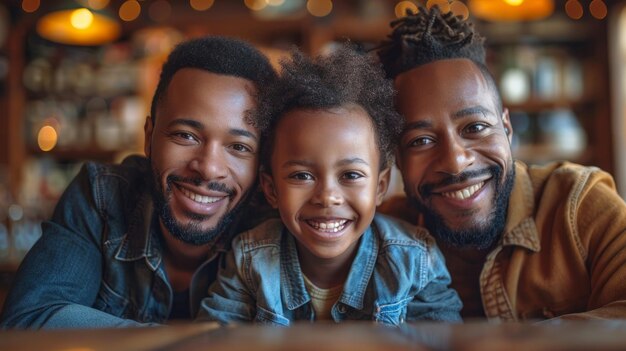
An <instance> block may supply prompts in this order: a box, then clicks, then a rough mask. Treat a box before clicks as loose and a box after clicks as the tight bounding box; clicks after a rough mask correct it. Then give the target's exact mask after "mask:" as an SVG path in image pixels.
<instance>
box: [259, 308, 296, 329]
mask: <svg viewBox="0 0 626 351" xmlns="http://www.w3.org/2000/svg"><path fill="white" fill-rule="evenodd" d="M254 322H255V323H260V324H270V325H278V326H285V327H287V326H289V319H287V318H285V317H283V316H281V315H278V314H276V313H274V312H272V311H268V310H266V309H264V308H263V307H259V306H257V307H256V316H255V317H254Z"/></svg>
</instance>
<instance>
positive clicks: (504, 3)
mask: <svg viewBox="0 0 626 351" xmlns="http://www.w3.org/2000/svg"><path fill="white" fill-rule="evenodd" d="M468 7H469V10H470V13H471V14H472V15H473V16H475V17H477V18H480V19H483V20H486V21H492V22H515V21H533V20H539V19H543V18H546V17H548V16H550V15H551V14H552V13H553V12H554V0H469V2H468Z"/></svg>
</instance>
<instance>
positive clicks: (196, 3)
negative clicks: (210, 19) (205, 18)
mask: <svg viewBox="0 0 626 351" xmlns="http://www.w3.org/2000/svg"><path fill="white" fill-rule="evenodd" d="M213 2H214V0H189V5H191V8H192V9H194V10H196V11H206V10H208V9H210V8H211V6H213Z"/></svg>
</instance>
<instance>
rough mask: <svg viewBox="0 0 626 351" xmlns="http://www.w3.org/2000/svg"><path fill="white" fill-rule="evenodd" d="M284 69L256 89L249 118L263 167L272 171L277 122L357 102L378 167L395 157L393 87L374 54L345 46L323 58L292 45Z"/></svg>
mask: <svg viewBox="0 0 626 351" xmlns="http://www.w3.org/2000/svg"><path fill="white" fill-rule="evenodd" d="M281 65H282V72H281V75H280V77H279V78H278V79H277V80H275V81H274V82H272V83H270V84H268V85H266V86H264V87H263V89H261V90H260V91H259V95H258V97H257V99H258V104H257V105H258V108H257V109H256V111H255V114H253V115H252V116H249V117H250V118H251V120H252V125H254V126H256V127H257V128H258V129H259V130H260V132H261V135H262V136H263V140H264V141H263V144H262V146H261V165H262V167H263V169H264V170H265V171H266V172H269V171H270V167H269V165H270V157H271V154H272V152H273V147H274V139H275V130H276V126H277V125H278V123H279V122H280V120H281V119H282V118H283V117H284V116H285V115H286V114H287V113H288V112H290V111H293V110H297V109H306V110H330V109H334V108H341V107H345V106H349V105H358V106H360V107H361V108H363V110H365V112H367V115H368V117H369V118H370V119H371V121H372V126H373V128H374V131H375V135H376V144H377V146H378V150H379V151H380V156H381V157H380V158H381V163H380V164H381V169H384V168H386V167H387V166H388V165H389V164H390V163H392V161H393V153H394V150H395V145H396V142H397V139H398V136H399V135H400V132H401V130H402V126H403V119H402V117H401V116H400V115H399V114H398V113H397V112H396V111H395V109H394V106H393V96H394V91H393V85H392V82H391V81H390V80H389V79H386V78H385V74H384V71H383V70H382V68H381V67H380V64H379V63H378V62H376V61H375V60H373V57H371V56H367V55H364V54H362V53H359V52H357V51H356V50H354V49H353V48H351V47H350V46H348V45H344V46H342V47H341V48H339V49H337V50H336V51H335V52H333V53H331V54H330V55H327V56H318V57H315V58H309V57H307V56H306V55H304V54H303V53H302V52H300V51H298V50H297V49H295V48H294V50H293V51H292V57H291V60H283V61H282V62H281Z"/></svg>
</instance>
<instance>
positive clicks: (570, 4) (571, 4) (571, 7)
mask: <svg viewBox="0 0 626 351" xmlns="http://www.w3.org/2000/svg"><path fill="white" fill-rule="evenodd" d="M565 13H566V14H567V15H568V16H569V17H570V18H571V19H575V20H577V19H580V18H581V17H583V5H581V4H580V2H579V1H578V0H567V2H566V3H565Z"/></svg>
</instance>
